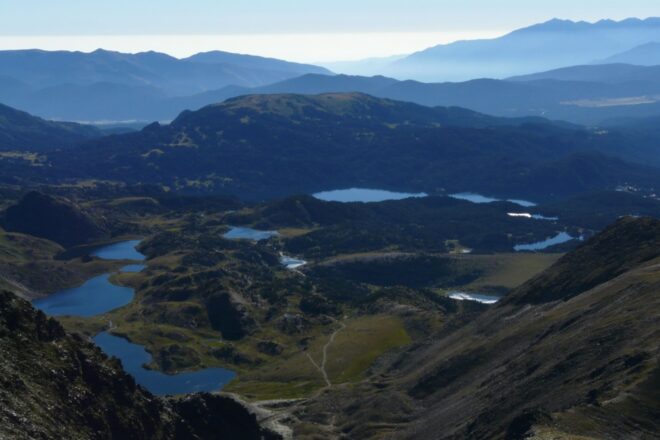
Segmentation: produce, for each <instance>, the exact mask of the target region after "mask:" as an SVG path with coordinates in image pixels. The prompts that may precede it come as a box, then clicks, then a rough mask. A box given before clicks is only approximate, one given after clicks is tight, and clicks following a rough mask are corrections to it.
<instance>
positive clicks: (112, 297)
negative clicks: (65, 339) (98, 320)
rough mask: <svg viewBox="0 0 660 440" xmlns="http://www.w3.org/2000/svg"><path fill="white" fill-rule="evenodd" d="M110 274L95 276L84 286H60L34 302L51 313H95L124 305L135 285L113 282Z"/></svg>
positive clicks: (60, 314) (128, 300) (48, 313)
mask: <svg viewBox="0 0 660 440" xmlns="http://www.w3.org/2000/svg"><path fill="white" fill-rule="evenodd" d="M109 278H110V274H105V275H101V276H98V277H94V278H92V279H90V280H88V281H86V282H85V283H84V284H83V285H82V286H79V287H74V288H72V289H65V290H61V291H59V292H57V293H54V294H52V295H50V296H47V297H46V298H41V299H37V300H35V301H33V302H32V304H33V305H34V306H35V307H36V308H38V309H39V310H41V311H43V312H44V313H45V314H47V315H50V316H64V315H67V316H84V317H89V316H95V315H100V314H102V313H106V312H109V311H110V310H114V309H117V308H119V307H122V306H125V305H126V304H128V303H130V302H131V301H132V300H133V295H134V292H133V289H131V288H130V287H122V286H117V285H115V284H112V283H111V282H110V280H109Z"/></svg>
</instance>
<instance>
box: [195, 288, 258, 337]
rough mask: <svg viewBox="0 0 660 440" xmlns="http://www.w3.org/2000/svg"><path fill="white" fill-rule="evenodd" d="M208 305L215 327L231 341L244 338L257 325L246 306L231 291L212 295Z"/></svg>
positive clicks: (210, 319)
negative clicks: (233, 296)
mask: <svg viewBox="0 0 660 440" xmlns="http://www.w3.org/2000/svg"><path fill="white" fill-rule="evenodd" d="M206 307H207V310H208V315H209V321H211V326H212V327H213V329H215V330H218V331H220V333H222V337H223V338H225V339H227V340H229V341H235V340H238V339H241V338H243V337H244V336H245V335H247V334H248V333H249V332H251V331H252V330H253V329H254V327H255V325H256V324H255V322H254V319H253V318H252V317H250V315H249V314H248V312H247V310H246V308H245V307H244V306H243V305H242V304H240V303H239V302H237V301H236V300H235V299H234V298H232V294H231V293H229V292H220V293H216V294H214V295H211V296H210V297H209V298H208V300H207V304H206Z"/></svg>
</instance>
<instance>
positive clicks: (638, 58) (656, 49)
mask: <svg viewBox="0 0 660 440" xmlns="http://www.w3.org/2000/svg"><path fill="white" fill-rule="evenodd" d="M613 63H624V64H636V65H638V66H657V65H660V42H650V43H646V44H642V45H640V46H636V47H633V48H632V49H630V50H627V51H625V52H621V53H618V54H616V55H612V56H611V57H608V58H605V59H604V60H602V61H599V64H613Z"/></svg>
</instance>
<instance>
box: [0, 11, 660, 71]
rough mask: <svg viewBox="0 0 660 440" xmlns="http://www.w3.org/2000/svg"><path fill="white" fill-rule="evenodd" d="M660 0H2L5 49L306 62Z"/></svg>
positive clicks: (393, 50) (411, 47) (591, 17)
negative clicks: (229, 55) (231, 55)
mask: <svg viewBox="0 0 660 440" xmlns="http://www.w3.org/2000/svg"><path fill="white" fill-rule="evenodd" d="M658 3H659V1H658V0H627V1H625V2H624V1H621V0H616V1H612V0H553V1H551V2H550V1H547V0H451V1H450V0H406V1H402V0H322V1H320V0H305V1H302V0H250V1H245V0H244V1H240V0H231V1H229V0H176V1H175V0H104V1H99V0H0V49H25V48H41V49H47V50H55V49H66V50H83V51H91V50H94V49H96V48H99V47H101V48H104V49H110V50H120V51H123V52H140V51H145V50H157V51H160V52H166V53H169V54H171V55H174V56H178V57H183V56H188V55H191V54H193V53H196V52H200V51H206V50H214V49H218V50H227V51H230V52H240V53H250V54H255V55H264V56H273V57H277V58H283V59H288V60H292V61H301V62H328V61H343V60H355V59H361V58H367V57H382V56H389V55H397V54H403V53H410V52H414V51H417V50H422V49H424V48H426V47H430V46H433V45H436V44H440V43H448V42H452V41H456V40H460V39H475V38H491V37H496V36H499V35H502V34H505V33H507V32H509V31H511V30H514V29H517V28H520V27H524V26H528V25H531V24H534V23H538V22H542V21H546V20H549V19H551V18H555V17H557V18H563V19H572V20H586V21H597V20H600V19H604V18H609V19H617V20H618V19H623V18H628V17H640V18H645V17H650V16H658V15H660V8H659V6H658Z"/></svg>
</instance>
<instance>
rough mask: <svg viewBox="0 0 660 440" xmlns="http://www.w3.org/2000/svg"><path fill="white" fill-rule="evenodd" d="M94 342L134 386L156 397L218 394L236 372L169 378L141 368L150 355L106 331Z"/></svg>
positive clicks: (216, 371) (221, 370)
mask: <svg viewBox="0 0 660 440" xmlns="http://www.w3.org/2000/svg"><path fill="white" fill-rule="evenodd" d="M94 342H95V343H96V345H98V346H99V347H101V349H102V350H103V351H104V352H105V353H106V354H107V355H109V356H115V357H117V358H119V359H121V363H122V365H123V366H124V370H126V372H127V373H129V374H130V375H131V376H133V377H134V378H135V381H136V382H137V383H138V384H140V385H142V386H143V387H145V388H146V389H148V390H149V391H151V392H152V393H153V394H157V395H165V394H186V393H195V392H201V391H207V392H211V391H218V390H220V389H221V388H222V387H223V386H224V385H226V384H227V383H228V382H229V381H230V380H232V379H233V378H234V377H236V373H234V372H233V371H231V370H227V369H224V368H206V369H204V370H199V371H188V372H182V373H178V374H171V375H170V374H165V373H162V372H160V371H153V370H147V369H146V368H144V365H146V364H149V363H150V362H151V355H150V354H149V352H147V351H146V350H145V349H144V347H143V346H141V345H138V344H133V343H131V342H129V341H127V340H126V339H124V338H120V337H118V336H114V335H112V334H110V333H107V332H103V333H99V334H98V335H96V336H95V337H94Z"/></svg>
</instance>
